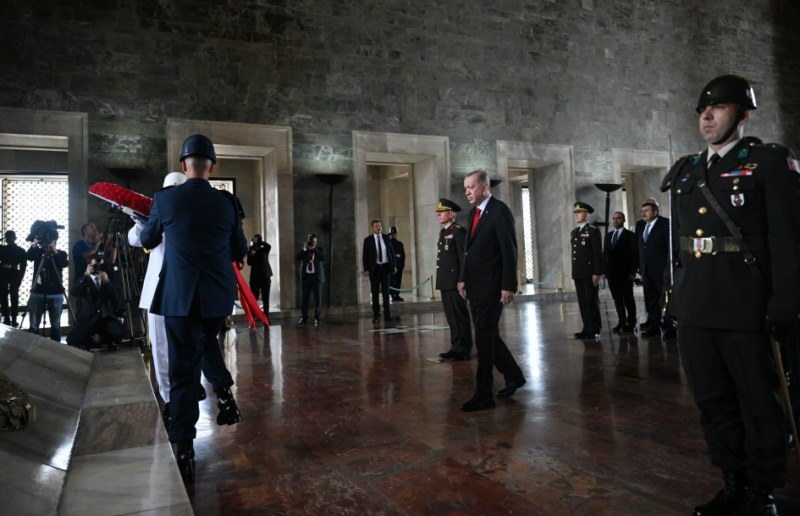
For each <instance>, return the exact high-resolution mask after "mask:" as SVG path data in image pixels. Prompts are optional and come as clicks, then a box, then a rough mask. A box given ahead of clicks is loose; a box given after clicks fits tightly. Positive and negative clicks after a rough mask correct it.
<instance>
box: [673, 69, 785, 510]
mask: <svg viewBox="0 0 800 516" xmlns="http://www.w3.org/2000/svg"><path fill="white" fill-rule="evenodd" d="M754 109H756V99H755V94H754V93H753V89H752V87H751V86H750V84H749V83H748V81H747V80H745V79H744V78H742V77H739V76H735V75H723V76H720V77H717V78H715V79H713V80H712V81H711V82H710V83H709V84H707V85H706V86H705V87H704V88H703V89H702V90H701V93H700V98H699V101H698V103H697V113H698V114H699V117H698V125H699V130H700V133H701V135H702V137H703V139H704V140H705V141H706V143H707V144H708V148H707V150H704V151H702V152H700V153H698V154H693V155H689V156H685V157H683V158H681V159H679V160H678V161H677V162H676V163H675V165H673V167H672V169H671V170H670V172H669V173H668V174H667V177H666V178H665V180H664V184H663V185H662V189H668V190H670V191H671V194H672V195H671V198H672V222H673V225H672V231H673V259H674V264H675V265H674V280H673V295H672V296H671V298H670V302H669V306H668V311H669V313H671V314H672V315H673V316H674V317H675V318H676V320H677V321H678V346H679V348H680V356H681V362H682V364H683V370H684V372H685V374H686V379H687V381H688V383H689V386H690V388H691V390H692V394H693V395H694V399H695V402H696V403H697V407H698V409H699V411H700V415H701V419H700V423H701V426H702V428H703V435H704V437H705V439H706V442H707V444H708V450H709V453H710V455H711V461H712V463H713V464H714V465H715V466H717V467H718V468H719V469H720V470H721V473H722V476H723V479H724V482H725V487H724V488H723V489H722V490H721V491H720V492H719V493H718V494H717V495H716V496H715V497H714V498H713V499H712V500H711V501H709V502H708V503H705V504H703V505H700V506H697V507H695V509H694V514H696V515H701V516H706V515H712V514H713V515H717V514H737V515H744V514H757V515H774V514H778V512H777V507H776V505H775V500H774V499H773V497H772V490H773V489H774V488H780V487H782V486H783V485H784V484H785V482H786V454H787V446H786V434H785V426H784V425H785V417H784V410H783V407H782V406H781V403H780V396H779V394H778V376H777V374H776V371H775V367H774V360H773V355H772V353H771V351H770V347H771V346H770V337H772V338H774V339H775V340H776V341H778V342H780V341H782V340H783V341H784V343H786V342H785V339H786V338H787V336H788V335H789V334H790V332H791V330H792V329H793V328H794V327H795V325H796V324H797V321H798V316H799V315H800V296H798V285H799V284H800V233H799V232H798V230H797V205H798V200H799V199H800V180H799V179H798V171H800V164H798V162H797V160H796V159H795V157H794V155H793V153H792V151H791V150H790V149H787V148H786V147H783V146H781V145H777V144H770V145H761V144H757V143H752V142H748V141H746V139H745V138H743V137H742V136H743V133H744V125H745V123H746V122H747V121H748V120H749V118H750V116H751V112H752V110H754ZM770 334H771V335H770ZM797 445H798V443H794V446H797Z"/></svg>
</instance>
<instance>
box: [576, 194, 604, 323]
mask: <svg viewBox="0 0 800 516" xmlns="http://www.w3.org/2000/svg"><path fill="white" fill-rule="evenodd" d="M572 213H573V214H574V215H575V225H576V226H577V227H576V228H575V229H573V230H572V233H570V243H571V244H572V279H573V281H575V291H576V292H577V293H578V306H579V307H580V309H581V320H582V321H583V329H582V330H581V331H579V332H578V333H576V334H575V338H576V339H594V338H596V336H597V335H598V334H599V333H600V329H601V328H602V323H601V322H600V300H599V299H598V297H597V282H598V281H599V280H600V275H601V274H602V273H603V261H602V254H603V247H602V246H603V243H602V239H601V238H600V230H598V229H597V228H596V227H594V226H592V225H591V224H589V214H590V213H594V208H592V207H591V206H589V205H588V204H586V203H585V202H580V201H578V202H576V203H575V206H573V209H572Z"/></svg>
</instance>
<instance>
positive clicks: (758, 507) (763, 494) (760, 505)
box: [735, 486, 778, 516]
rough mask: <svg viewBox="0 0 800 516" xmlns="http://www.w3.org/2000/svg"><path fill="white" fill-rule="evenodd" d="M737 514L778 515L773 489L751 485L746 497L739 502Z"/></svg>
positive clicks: (754, 515) (747, 515) (753, 515)
mask: <svg viewBox="0 0 800 516" xmlns="http://www.w3.org/2000/svg"><path fill="white" fill-rule="evenodd" d="M735 514H736V516H778V508H777V507H776V506H775V499H774V498H772V490H771V489H764V488H761V487H758V486H750V488H749V489H748V490H747V494H745V495H744V499H743V500H742V502H741V503H740V504H739V511H738V512H736V513H735Z"/></svg>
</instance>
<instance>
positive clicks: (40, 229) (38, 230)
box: [25, 220, 64, 247]
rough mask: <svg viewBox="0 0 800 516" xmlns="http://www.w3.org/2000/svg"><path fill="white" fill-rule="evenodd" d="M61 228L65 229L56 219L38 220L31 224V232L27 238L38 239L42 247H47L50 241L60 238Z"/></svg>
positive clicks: (30, 239) (27, 239) (29, 239)
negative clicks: (59, 231)
mask: <svg viewBox="0 0 800 516" xmlns="http://www.w3.org/2000/svg"><path fill="white" fill-rule="evenodd" d="M59 229H64V226H61V225H59V224H58V223H56V221H55V220H46V221H45V220H37V221H35V222H34V223H33V225H31V232H30V234H29V235H28V236H27V237H26V238H25V240H26V241H28V242H33V241H34V240H38V241H39V243H40V244H41V245H42V247H47V246H48V245H49V244H50V242H52V241H54V240H58V230H59Z"/></svg>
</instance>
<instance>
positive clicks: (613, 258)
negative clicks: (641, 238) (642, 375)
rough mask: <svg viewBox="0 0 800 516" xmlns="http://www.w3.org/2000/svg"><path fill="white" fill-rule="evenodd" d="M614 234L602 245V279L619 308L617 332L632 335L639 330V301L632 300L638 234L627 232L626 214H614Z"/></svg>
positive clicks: (615, 331)
mask: <svg viewBox="0 0 800 516" xmlns="http://www.w3.org/2000/svg"><path fill="white" fill-rule="evenodd" d="M611 225H612V226H613V228H614V229H613V231H610V232H609V233H607V234H606V241H605V245H604V246H603V278H605V279H607V280H608V289H609V290H610V291H611V297H612V298H613V299H614V306H615V308H616V309H617V320H618V321H619V322H618V323H617V325H616V326H615V327H614V328H612V329H611V331H612V332H614V333H629V332H632V331H633V330H634V329H635V328H636V301H635V300H634V299H633V279H634V278H635V277H636V267H637V262H638V261H639V257H638V252H637V251H638V247H637V245H636V235H634V234H633V232H632V231H628V230H627V229H625V214H624V213H622V212H621V211H615V212H614V214H613V215H612V216H611Z"/></svg>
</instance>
